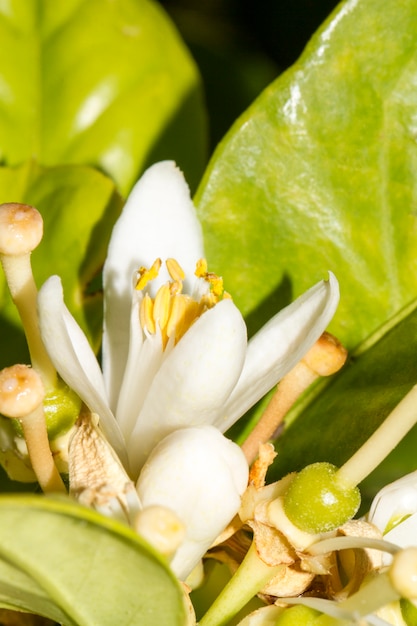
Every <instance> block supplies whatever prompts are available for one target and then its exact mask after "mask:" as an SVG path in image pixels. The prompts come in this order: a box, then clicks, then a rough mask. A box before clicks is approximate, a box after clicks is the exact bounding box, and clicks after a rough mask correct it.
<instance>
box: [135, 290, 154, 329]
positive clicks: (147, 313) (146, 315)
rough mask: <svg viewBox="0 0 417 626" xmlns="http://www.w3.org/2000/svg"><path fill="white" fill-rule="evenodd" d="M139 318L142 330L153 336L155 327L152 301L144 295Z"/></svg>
mask: <svg viewBox="0 0 417 626" xmlns="http://www.w3.org/2000/svg"><path fill="white" fill-rule="evenodd" d="M139 317H140V325H141V326H142V328H144V329H146V330H147V331H149V332H150V333H152V334H154V333H155V331H156V327H155V321H154V317H153V300H152V298H150V296H149V295H148V294H145V296H144V298H143V300H142V302H141V303H140V310H139Z"/></svg>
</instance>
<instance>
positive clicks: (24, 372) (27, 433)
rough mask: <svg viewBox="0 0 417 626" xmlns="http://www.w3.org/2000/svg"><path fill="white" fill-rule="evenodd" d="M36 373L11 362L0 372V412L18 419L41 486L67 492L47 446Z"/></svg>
mask: <svg viewBox="0 0 417 626" xmlns="http://www.w3.org/2000/svg"><path fill="white" fill-rule="evenodd" d="M44 396H45V391H44V386H43V384H42V380H41V378H40V376H39V374H38V373H37V372H36V371H35V370H34V369H32V368H30V367H29V366H27V365H14V366H12V367H7V368H5V369H3V370H2V371H1V372H0V412H1V413H2V414H3V415H5V416H6V417H10V418H12V419H18V420H19V422H20V424H21V426H22V430H23V436H24V438H25V441H26V445H27V449H28V454H29V459H30V462H31V464H32V468H33V471H34V472H35V475H36V477H37V479H38V482H39V484H40V486H41V488H42V490H43V491H44V492H45V493H46V492H55V491H58V492H66V489H65V485H64V483H63V481H62V478H61V476H60V475H59V472H58V470H57V468H56V466H55V463H54V460H53V456H52V452H51V449H50V447H49V441H48V434H47V430H46V421H45V414H44V410H43V399H44Z"/></svg>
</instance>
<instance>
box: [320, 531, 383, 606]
mask: <svg viewBox="0 0 417 626" xmlns="http://www.w3.org/2000/svg"><path fill="white" fill-rule="evenodd" d="M337 535H338V536H344V537H366V538H370V539H382V533H381V531H380V530H379V529H378V528H376V526H374V525H373V524H369V523H368V522H365V521H363V520H350V521H348V522H346V524H344V525H343V526H341V527H340V528H339V529H338V530H337ZM333 560H334V564H335V567H333V568H332V570H331V575H330V576H329V577H328V579H327V581H326V582H327V592H328V595H329V597H332V598H337V599H338V600H343V599H344V598H347V597H348V596H350V595H352V593H355V591H357V590H358V589H359V587H360V586H361V584H362V583H363V581H364V579H365V577H366V576H367V575H368V574H370V573H371V572H373V571H375V570H378V569H380V568H381V567H382V552H380V551H379V550H373V549H371V548H354V549H348V550H339V551H338V552H337V553H336V552H335V553H333ZM346 580H347V581H348V582H347V583H346V582H345V581H346ZM342 581H343V582H342Z"/></svg>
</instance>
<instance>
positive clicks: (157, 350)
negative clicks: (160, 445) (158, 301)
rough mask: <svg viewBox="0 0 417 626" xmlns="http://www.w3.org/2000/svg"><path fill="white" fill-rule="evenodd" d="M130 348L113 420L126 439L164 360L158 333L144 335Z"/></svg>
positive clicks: (129, 435)
mask: <svg viewBox="0 0 417 626" xmlns="http://www.w3.org/2000/svg"><path fill="white" fill-rule="evenodd" d="M141 332H142V331H141ZM131 348H132V350H131V352H129V359H128V364H127V366H126V370H125V375H124V377H123V383H122V388H121V390H120V394H119V401H118V403H117V410H116V419H117V422H118V424H119V426H120V428H121V430H122V433H123V435H124V437H125V440H126V441H129V439H130V437H131V434H132V430H133V429H134V427H135V424H136V420H137V417H138V415H139V413H140V411H141V409H142V406H143V403H144V401H145V398H146V395H147V393H148V391H149V388H150V386H151V384H152V380H153V379H154V377H155V375H156V373H157V372H158V369H159V367H160V365H161V363H162V361H163V359H164V352H163V349H162V336H161V333H160V332H157V333H156V334H155V335H150V336H148V337H147V338H146V339H145V341H143V343H142V345H141V346H139V349H135V346H131Z"/></svg>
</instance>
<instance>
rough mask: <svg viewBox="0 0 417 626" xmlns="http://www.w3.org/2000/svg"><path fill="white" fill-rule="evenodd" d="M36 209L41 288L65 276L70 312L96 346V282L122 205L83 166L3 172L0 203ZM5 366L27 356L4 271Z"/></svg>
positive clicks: (109, 186)
mask: <svg viewBox="0 0 417 626" xmlns="http://www.w3.org/2000/svg"><path fill="white" fill-rule="evenodd" d="M2 202H23V203H27V204H32V205H33V206H35V207H36V208H37V209H38V210H39V211H40V212H41V213H42V216H43V219H44V238H43V241H42V242H41V244H40V246H39V247H38V248H37V249H36V250H35V251H34V252H33V253H32V261H33V268H34V275H35V279H36V282H37V284H38V285H39V286H40V285H41V284H42V283H43V282H44V280H46V279H47V278H48V277H49V276H50V275H51V274H59V275H60V276H61V277H62V280H63V283H64V289H65V298H66V302H67V305H68V307H69V308H70V309H71V310H72V312H73V313H74V315H75V316H76V317H77V318H78V320H79V321H80V323H81V324H82V325H83V326H84V328H86V329H88V330H89V334H90V336H92V337H93V339H94V340H95V343H96V345H97V343H98V339H99V330H100V328H101V315H102V301H101V300H102V298H101V294H100V293H92V292H93V291H94V289H97V287H94V283H93V279H94V278H95V276H96V275H97V274H99V272H100V269H101V265H102V263H103V261H104V259H105V255H106V250H107V243H108V240H109V237H110V232H111V228H112V224H113V223H114V221H115V219H116V217H117V215H118V213H119V211H120V209H121V206H122V200H121V198H120V197H119V196H118V194H117V193H116V191H115V187H114V184H113V183H112V181H111V180H110V179H108V178H107V177H105V176H104V175H102V174H100V173H99V172H97V171H96V170H94V169H92V168H89V167H84V166H62V167H55V168H50V169H47V168H42V167H39V166H37V165H36V164H35V163H33V162H29V163H27V164H25V165H22V166H20V167H16V168H0V203H2ZM0 306H1V318H0V319H1V329H0V336H1V346H2V349H1V353H0V365H3V366H4V365H6V364H7V365H10V364H12V363H14V362H15V361H16V360H17V361H21V360H22V355H24V354H26V348H25V340H24V337H23V333H22V329H21V325H20V323H19V321H18V318H17V313H16V310H15V307H14V305H13V304H12V302H11V299H10V295H9V292H8V289H7V286H6V284H5V281H4V277H3V272H2V271H0Z"/></svg>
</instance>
